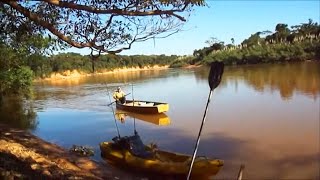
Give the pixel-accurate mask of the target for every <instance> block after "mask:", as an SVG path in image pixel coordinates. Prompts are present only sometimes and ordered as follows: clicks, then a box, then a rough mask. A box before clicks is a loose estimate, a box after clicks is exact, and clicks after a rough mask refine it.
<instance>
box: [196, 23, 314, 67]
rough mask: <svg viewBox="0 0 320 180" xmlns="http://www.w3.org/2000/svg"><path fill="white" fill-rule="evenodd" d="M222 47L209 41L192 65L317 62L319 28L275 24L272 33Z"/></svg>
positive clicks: (265, 33)
mask: <svg viewBox="0 0 320 180" xmlns="http://www.w3.org/2000/svg"><path fill="white" fill-rule="evenodd" d="M231 41H232V44H227V45H225V43H224V42H222V41H219V40H217V39H215V38H212V40H211V41H208V43H209V44H210V46H209V47H204V48H203V49H200V50H195V51H194V53H193V54H194V56H195V59H194V61H193V63H210V62H212V61H223V62H225V64H255V63H265V62H283V61H301V60H308V59H312V60H315V59H320V25H319V24H318V23H314V22H313V21H312V20H311V19H309V22H307V23H302V24H301V25H295V26H291V29H290V28H289V27H288V25H287V24H277V25H276V27H275V32H274V33H272V32H271V31H263V32H257V33H254V34H252V35H251V36H250V37H249V38H247V39H245V40H244V41H243V42H242V43H241V44H239V45H235V44H234V39H233V38H232V39H231Z"/></svg>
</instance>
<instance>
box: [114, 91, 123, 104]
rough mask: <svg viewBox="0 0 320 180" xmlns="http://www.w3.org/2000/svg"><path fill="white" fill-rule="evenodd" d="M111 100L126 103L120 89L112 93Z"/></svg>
mask: <svg viewBox="0 0 320 180" xmlns="http://www.w3.org/2000/svg"><path fill="white" fill-rule="evenodd" d="M113 98H114V99H115V100H116V103H121V104H124V103H126V97H125V93H124V92H123V91H122V90H121V88H120V87H118V88H117V90H115V91H114V93H113Z"/></svg>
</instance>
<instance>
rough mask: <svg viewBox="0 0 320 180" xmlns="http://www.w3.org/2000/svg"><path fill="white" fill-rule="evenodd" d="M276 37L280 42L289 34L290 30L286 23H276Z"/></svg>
mask: <svg viewBox="0 0 320 180" xmlns="http://www.w3.org/2000/svg"><path fill="white" fill-rule="evenodd" d="M275 30H276V39H277V42H280V43H282V42H283V40H285V39H286V38H287V36H288V35H289V34H290V30H289V28H288V24H282V23H279V24H277V25H276V29H275Z"/></svg>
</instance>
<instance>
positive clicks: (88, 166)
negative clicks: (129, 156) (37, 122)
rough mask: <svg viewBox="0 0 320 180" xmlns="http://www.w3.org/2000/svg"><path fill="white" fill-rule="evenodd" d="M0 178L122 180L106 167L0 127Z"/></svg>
mask: <svg viewBox="0 0 320 180" xmlns="http://www.w3.org/2000/svg"><path fill="white" fill-rule="evenodd" d="M0 179H119V176H118V175H117V174H115V172H112V170H111V169H110V168H108V167H107V166H106V165H103V164H100V163H97V162H95V161H92V160H90V159H89V158H88V157H79V156H76V155H75V154H72V153H70V152H69V151H67V150H65V149H63V148H61V147H59V146H57V145H55V144H52V143H49V142H46V141H44V140H42V139H40V138H38V137H36V136H34V135H32V134H31V133H29V132H27V131H23V130H19V129H14V128H10V127H8V126H6V125H3V124H0Z"/></svg>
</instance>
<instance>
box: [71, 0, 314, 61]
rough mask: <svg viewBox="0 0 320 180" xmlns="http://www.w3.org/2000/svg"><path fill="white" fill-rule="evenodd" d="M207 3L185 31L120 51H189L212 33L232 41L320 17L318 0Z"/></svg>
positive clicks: (163, 52) (218, 0)
mask: <svg viewBox="0 0 320 180" xmlns="http://www.w3.org/2000/svg"><path fill="white" fill-rule="evenodd" d="M206 3H207V4H208V7H196V8H195V10H194V12H193V13H192V15H191V17H190V18H189V20H188V21H187V22H186V23H185V25H184V28H183V29H184V31H181V32H179V33H176V34H174V35H172V36H169V37H167V38H164V39H156V40H155V42H154V41H153V40H148V41H145V42H141V43H135V44H133V45H132V47H131V49H130V50H126V51H123V52H121V53H120V55H137V54H140V55H160V54H165V55H192V54H193V51H194V50H196V49H202V48H203V47H206V46H208V44H206V43H205V41H207V40H209V39H210V38H211V37H214V38H217V39H218V40H221V41H224V42H225V44H228V43H231V38H234V40H235V44H239V43H241V42H242V41H243V40H244V39H246V38H248V37H249V36H250V35H251V34H254V33H256V32H258V31H264V30H270V31H272V32H274V29H275V26H276V25H277V24H278V23H285V24H288V25H289V27H290V26H292V25H298V24H300V23H306V22H308V19H309V18H311V19H312V20H313V21H314V22H318V23H319V21H320V0H304V1H298V0H265V1H262V0H248V1H244V0H236V1H231V0H214V1H213V0H209V1H206ZM67 52H77V53H80V54H83V55H88V54H90V51H89V50H88V49H76V48H71V49H68V50H67Z"/></svg>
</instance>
